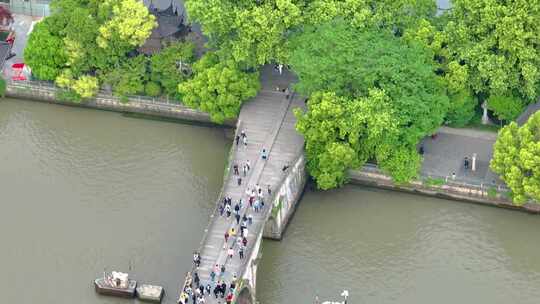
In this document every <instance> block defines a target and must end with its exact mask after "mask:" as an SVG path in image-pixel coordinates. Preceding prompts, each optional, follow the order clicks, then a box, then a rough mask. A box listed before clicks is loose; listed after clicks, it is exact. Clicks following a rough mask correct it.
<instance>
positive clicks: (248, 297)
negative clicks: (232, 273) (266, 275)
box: [235, 286, 255, 304]
mask: <svg viewBox="0 0 540 304" xmlns="http://www.w3.org/2000/svg"><path fill="white" fill-rule="evenodd" d="M254 299H255V297H254V294H253V292H252V291H251V288H250V287H249V286H244V287H243V288H242V290H240V293H238V297H237V298H236V302H235V304H254V303H255V301H254Z"/></svg>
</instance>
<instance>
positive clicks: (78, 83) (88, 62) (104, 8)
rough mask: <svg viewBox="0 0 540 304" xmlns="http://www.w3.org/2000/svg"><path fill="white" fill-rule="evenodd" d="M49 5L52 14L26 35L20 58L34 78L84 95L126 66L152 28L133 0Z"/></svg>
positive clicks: (81, 0) (148, 16) (66, 1)
mask: <svg viewBox="0 0 540 304" xmlns="http://www.w3.org/2000/svg"><path fill="white" fill-rule="evenodd" d="M51 7H52V8H53V14H52V15H51V16H49V17H47V18H45V19H44V20H43V21H42V22H40V23H38V24H37V25H36V27H35V28H34V30H33V32H32V33H31V34H30V37H29V41H28V45H27V47H26V49H25V61H26V62H27V63H28V65H29V66H30V67H31V68H32V71H33V74H34V76H36V77H37V78H39V79H43V80H55V81H56V82H57V84H59V85H60V84H61V85H62V86H64V87H65V88H67V89H70V90H73V91H74V92H75V93H77V94H79V95H81V96H83V95H84V96H83V97H88V96H92V95H93V94H94V93H95V92H96V91H97V89H98V88H99V86H100V82H101V81H102V80H103V77H104V75H109V74H110V73H111V71H113V70H114V69H116V68H118V67H121V66H125V65H126V63H125V62H127V61H129V60H130V59H131V58H130V57H129V56H128V55H129V53H130V52H131V51H133V50H134V49H136V48H137V47H139V46H140V45H142V44H143V43H144V42H145V40H146V38H147V37H148V36H149V35H150V33H151V31H152V29H153V28H154V27H155V26H156V22H155V17H154V16H153V15H151V14H150V13H149V11H148V9H147V8H146V7H145V6H144V4H143V3H142V2H140V1H137V0H105V1H98V0H53V1H52V2H51ZM128 65H129V64H128ZM91 90H93V92H91Z"/></svg>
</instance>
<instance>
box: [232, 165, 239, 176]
mask: <svg viewBox="0 0 540 304" xmlns="http://www.w3.org/2000/svg"><path fill="white" fill-rule="evenodd" d="M233 170H234V175H240V172H238V165H237V164H234V166H233Z"/></svg>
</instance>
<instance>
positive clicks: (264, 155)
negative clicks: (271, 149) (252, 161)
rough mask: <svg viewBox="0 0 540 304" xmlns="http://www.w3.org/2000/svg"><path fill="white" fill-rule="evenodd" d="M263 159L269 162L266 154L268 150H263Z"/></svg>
mask: <svg viewBox="0 0 540 304" xmlns="http://www.w3.org/2000/svg"><path fill="white" fill-rule="evenodd" d="M261 158H262V159H263V160H267V159H268V152H266V149H262V152H261Z"/></svg>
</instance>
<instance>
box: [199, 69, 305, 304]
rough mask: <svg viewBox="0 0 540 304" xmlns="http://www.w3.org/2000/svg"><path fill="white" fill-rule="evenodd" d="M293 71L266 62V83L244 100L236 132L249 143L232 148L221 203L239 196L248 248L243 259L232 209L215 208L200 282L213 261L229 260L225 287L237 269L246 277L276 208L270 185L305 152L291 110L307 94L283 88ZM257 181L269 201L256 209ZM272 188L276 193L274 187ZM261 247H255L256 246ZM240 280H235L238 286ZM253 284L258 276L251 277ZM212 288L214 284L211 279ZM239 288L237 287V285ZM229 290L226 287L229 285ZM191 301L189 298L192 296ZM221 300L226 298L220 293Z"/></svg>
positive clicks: (211, 300) (220, 277) (301, 103)
mask: <svg viewBox="0 0 540 304" xmlns="http://www.w3.org/2000/svg"><path fill="white" fill-rule="evenodd" d="M292 81H294V77H293V76H292V75H291V74H289V73H287V72H286V71H284V73H283V75H280V74H279V73H278V72H276V71H275V70H273V69H272V68H271V67H269V66H267V67H265V68H264V69H263V70H262V75H261V83H262V89H261V91H260V92H259V94H258V95H257V96H256V97H255V98H254V99H253V100H251V101H249V102H247V103H246V104H244V105H243V107H242V110H241V112H240V116H239V122H238V128H237V130H236V134H240V132H242V131H244V132H245V134H246V137H247V145H244V144H243V143H242V140H240V143H239V144H236V142H235V143H233V147H232V150H231V153H232V159H231V161H230V163H229V164H228V169H227V170H228V172H227V173H226V174H225V180H224V187H223V190H222V193H221V196H220V197H219V198H218V200H217V204H218V205H219V204H222V201H223V198H224V197H230V198H231V199H232V202H233V203H232V206H234V205H235V204H236V203H237V202H238V201H239V199H242V201H243V204H242V208H241V210H240V214H241V215H242V216H243V215H244V214H246V215H252V216H253V223H252V224H250V225H248V234H247V240H248V243H247V247H246V250H245V252H244V256H245V257H244V259H240V258H239V254H238V251H239V244H238V243H237V237H239V234H240V227H239V225H237V223H236V220H235V218H234V212H233V215H231V217H230V218H227V217H226V216H220V212H219V210H218V209H217V208H216V210H215V212H214V213H213V214H212V215H211V218H210V221H211V222H210V224H209V226H208V228H207V231H205V236H204V238H203V241H202V244H201V248H200V256H201V264H200V267H198V268H197V269H194V270H193V271H195V272H197V273H198V275H199V277H200V280H201V283H202V284H204V285H205V286H206V285H207V284H208V283H209V282H210V281H211V279H210V273H211V271H212V270H213V268H214V266H215V265H219V267H220V268H221V265H224V266H225V273H223V274H221V272H220V271H218V273H217V275H216V279H215V281H216V282H217V281H218V280H222V281H224V282H226V284H227V287H229V286H230V285H229V284H230V283H231V282H232V280H233V277H234V276H235V275H236V276H237V278H238V279H240V278H242V276H243V274H244V272H245V269H246V267H247V263H251V262H253V259H250V257H251V256H252V254H253V253H254V254H258V246H259V245H260V244H259V242H260V237H261V235H262V230H263V229H264V226H265V223H266V220H267V218H268V216H269V214H270V212H271V210H272V206H271V202H270V197H271V195H269V193H268V190H267V189H268V185H269V186H270V189H271V190H272V191H275V189H276V188H277V187H279V183H280V182H281V181H282V178H283V176H284V175H285V174H286V173H288V172H287V170H289V169H286V170H283V168H284V167H285V166H290V165H291V163H292V162H294V161H295V160H296V159H297V158H298V156H299V155H301V154H302V153H303V147H304V141H303V138H302V136H301V135H300V134H299V133H298V132H296V130H295V122H296V119H295V117H294V114H293V109H294V108H303V107H304V100H303V99H301V98H300V97H298V96H293V95H292V94H288V93H286V92H282V91H281V90H279V91H278V90H277V89H276V88H277V87H279V88H280V89H283V88H285V87H286V86H288V85H290V83H291V82H292ZM263 149H266V151H268V159H267V160H264V159H262V157H261V152H262V150H263ZM248 160H249V162H250V166H251V169H250V170H249V171H248V173H247V175H246V176H245V177H244V175H243V173H242V167H243V165H244V164H246V162H247V161H248ZM234 165H238V167H239V171H240V175H235V174H234V172H233V166H234ZM239 177H240V178H241V179H242V181H241V184H240V185H238V178H239ZM256 185H259V186H260V187H261V188H262V190H263V191H262V193H263V196H264V199H263V200H264V201H265V205H264V207H263V208H262V210H261V211H260V212H254V208H251V207H250V205H249V195H248V194H247V193H249V191H250V190H251V189H254V188H255V186H256ZM272 194H273V193H272ZM231 228H234V229H235V230H236V231H238V233H237V235H236V236H231V237H230V238H229V239H228V242H225V238H224V235H225V232H226V231H229V230H230V229H231ZM255 247H257V248H255ZM230 248H233V250H234V256H233V257H232V258H229V256H228V254H227V251H228V250H229V249H230ZM238 284H240V280H238V282H237V286H238ZM251 284H252V285H253V286H254V285H255V284H254V282H252V283H251ZM211 286H212V288H213V287H214V286H215V284H211ZM237 289H238V288H237ZM227 292H228V290H227ZM205 298H206V303H218V300H216V299H215V298H214V296H213V295H207V296H206V297H205ZM190 303H191V300H190ZM219 303H224V300H223V299H219Z"/></svg>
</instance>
